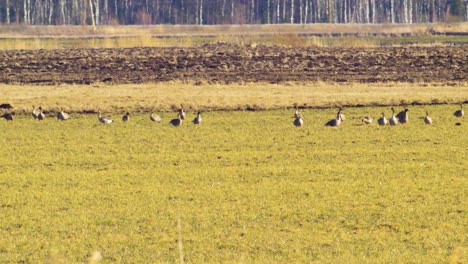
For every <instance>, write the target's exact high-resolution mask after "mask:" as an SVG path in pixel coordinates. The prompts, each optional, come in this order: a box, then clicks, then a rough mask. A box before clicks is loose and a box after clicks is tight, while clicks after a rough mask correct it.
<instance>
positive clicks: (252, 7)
mask: <svg viewBox="0 0 468 264" xmlns="http://www.w3.org/2000/svg"><path fill="white" fill-rule="evenodd" d="M254 20H255V0H251V10H250V23H252V24H253V23H254Z"/></svg>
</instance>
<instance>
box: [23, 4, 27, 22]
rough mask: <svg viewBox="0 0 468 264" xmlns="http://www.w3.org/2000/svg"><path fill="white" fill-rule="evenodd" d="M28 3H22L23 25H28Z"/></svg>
mask: <svg viewBox="0 0 468 264" xmlns="http://www.w3.org/2000/svg"><path fill="white" fill-rule="evenodd" d="M27 5H28V2H27V1H26V0H24V1H23V16H24V18H23V20H24V24H26V25H27V24H28V7H27Z"/></svg>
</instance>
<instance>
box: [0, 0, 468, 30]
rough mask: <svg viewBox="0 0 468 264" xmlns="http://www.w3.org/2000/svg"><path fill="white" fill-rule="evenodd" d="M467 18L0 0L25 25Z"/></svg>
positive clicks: (457, 3) (349, 2)
mask: <svg viewBox="0 0 468 264" xmlns="http://www.w3.org/2000/svg"><path fill="white" fill-rule="evenodd" d="M467 20H468V0H0V23H4V24H26V25H150V24H197V25H220V24H286V23H289V24H308V23H369V24H377V23H390V24H391V23H405V24H411V23H426V22H451V21H467Z"/></svg>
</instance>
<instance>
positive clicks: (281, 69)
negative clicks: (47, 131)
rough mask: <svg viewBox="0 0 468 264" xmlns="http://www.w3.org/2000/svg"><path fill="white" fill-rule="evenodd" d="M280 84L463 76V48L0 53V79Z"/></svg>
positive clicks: (466, 71) (226, 47)
mask: <svg viewBox="0 0 468 264" xmlns="http://www.w3.org/2000/svg"><path fill="white" fill-rule="evenodd" d="M172 80H182V81H188V82H193V83H204V82H207V83H238V82H272V83H279V82H285V81H301V82H302V81H332V82H351V81H352V82H371V83H372V82H391V81H398V82H460V81H468V46H461V47H428V48H421V47H409V48H408V47H405V48H281V47H265V46H258V47H252V46H244V45H234V44H225V43H222V44H210V45H205V46H202V47H196V48H131V49H65V50H39V51H29V50H27V51H22V50H15V51H0V82H2V83H29V84H59V83H76V84H91V83H95V82H109V83H143V82H161V81H172Z"/></svg>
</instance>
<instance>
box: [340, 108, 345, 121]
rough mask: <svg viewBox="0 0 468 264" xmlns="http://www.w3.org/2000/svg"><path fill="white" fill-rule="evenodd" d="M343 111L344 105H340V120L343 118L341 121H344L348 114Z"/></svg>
mask: <svg viewBox="0 0 468 264" xmlns="http://www.w3.org/2000/svg"><path fill="white" fill-rule="evenodd" d="M341 111H343V108H342V107H340V120H341V122H343V121H345V120H346V116H345V115H344V114H343V113H342V112H341Z"/></svg>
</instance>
